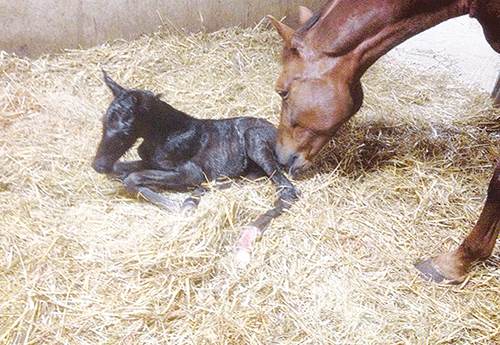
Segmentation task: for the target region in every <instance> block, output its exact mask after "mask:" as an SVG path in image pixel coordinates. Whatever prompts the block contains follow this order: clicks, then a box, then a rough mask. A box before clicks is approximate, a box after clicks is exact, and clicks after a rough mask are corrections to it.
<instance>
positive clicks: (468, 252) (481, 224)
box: [415, 163, 500, 284]
mask: <svg viewBox="0 0 500 345" xmlns="http://www.w3.org/2000/svg"><path fill="white" fill-rule="evenodd" d="M499 232H500V163H498V164H497V166H496V167H495V171H494V172H493V177H492V179H491V181H490V184H489V187H488V196H487V198H486V203H485V204H484V208H483V211H482V212H481V215H480V216H479V219H478V221H477V223H476V225H475V226H474V228H473V229H472V231H471V232H470V233H469V235H468V236H467V237H466V238H465V239H464V241H463V242H462V244H460V246H459V247H458V248H457V249H455V250H453V251H451V252H449V253H443V254H439V255H437V256H436V257H434V258H432V259H428V260H426V261H423V262H419V263H417V264H415V266H416V268H417V269H418V270H420V272H421V274H422V275H423V277H424V278H426V279H427V280H429V281H434V282H437V283H447V284H458V283H460V282H462V281H463V280H464V279H465V277H466V275H467V273H468V272H469V269H470V268H471V266H472V265H473V264H474V263H475V262H477V261H482V260H486V259H487V258H489V257H490V256H491V253H492V252H493V248H494V247H495V242H496V239H497V237H498V233H499Z"/></svg>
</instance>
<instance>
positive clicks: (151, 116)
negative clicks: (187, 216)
mask: <svg viewBox="0 0 500 345" xmlns="http://www.w3.org/2000/svg"><path fill="white" fill-rule="evenodd" d="M103 73H104V81H105V82H106V84H107V85H108V87H109V88H110V89H111V91H112V92H113V95H114V97H115V98H114V100H113V102H112V103H111V105H110V106H109V108H108V110H107V112H106V115H105V117H104V123H103V125H104V128H103V135H102V139H101V143H100V144H99V147H98V149H97V154H96V156H95V158H94V162H93V164H92V165H93V167H94V169H95V170H96V171H97V172H99V173H106V174H110V175H113V176H116V177H118V178H119V179H121V180H123V184H124V187H125V189H126V190H127V191H128V192H130V193H132V194H134V195H137V194H140V195H142V196H143V197H144V198H145V199H147V200H149V201H151V202H153V203H154V204H156V205H158V206H160V207H162V208H164V209H166V210H169V211H174V212H181V213H185V212H187V211H189V210H191V209H193V208H195V207H196V206H197V205H198V202H199V198H200V196H201V195H202V194H203V193H204V192H205V191H206V189H205V188H204V187H202V186H201V184H202V183H203V182H206V181H207V180H209V181H211V180H215V179H217V178H221V177H230V178H233V177H253V178H254V177H259V176H266V175H267V176H269V178H270V179H271V181H273V182H274V184H276V186H277V187H278V188H279V198H278V200H277V201H276V203H275V205H274V208H273V209H271V210H269V211H267V212H266V213H264V214H263V215H261V216H260V217H259V218H258V219H257V220H256V221H255V222H253V223H252V224H251V225H249V226H246V227H245V228H244V229H243V232H242V234H241V236H240V239H239V240H238V243H237V245H236V250H237V259H238V260H239V261H241V262H242V263H246V262H248V260H249V259H250V253H251V251H252V249H253V245H254V243H255V242H256V241H257V240H258V238H259V237H260V236H261V235H262V233H263V232H264V231H265V229H266V227H267V226H268V225H269V223H270V221H271V220H272V219H273V218H275V217H277V216H278V215H279V214H281V213H282V212H283V211H284V210H285V209H287V208H289V207H290V204H291V203H292V202H293V200H295V199H296V198H297V197H298V195H299V193H300V192H299V191H298V190H297V189H296V188H295V187H294V186H293V185H292V183H291V182H290V181H289V180H288V179H287V178H286V177H285V175H284V174H283V172H282V171H281V169H280V165H279V164H278V162H277V160H276V157H275V141H276V136H277V132H276V129H275V128H274V126H273V125H272V124H270V123H269V122H267V121H265V120H262V119H257V118H251V117H248V118H244V117H241V118H233V119H226V120H201V119H196V118H194V117H192V116H190V115H187V114H185V113H183V112H181V111H179V110H176V109H174V108H173V107H171V106H170V105H168V104H167V103H165V102H163V101H162V100H160V98H159V97H158V96H157V95H154V94H153V93H151V92H149V91H144V90H129V89H125V88H123V87H121V86H120V85H118V84H117V83H116V82H114V81H113V80H111V78H110V77H109V76H108V75H107V74H106V72H104V71H103ZM139 138H143V142H142V144H141V145H140V146H139V148H138V153H139V157H140V158H141V160H139V161H133V162H118V160H119V159H120V157H121V156H123V155H124V154H125V152H127V150H129V149H130V148H131V147H132V145H133V144H134V143H135V142H136V140H137V139H139ZM167 189H168V190H174V191H188V190H193V193H192V197H190V198H187V199H186V200H185V201H184V202H183V203H179V202H176V201H173V200H169V199H167V198H165V197H164V196H163V195H161V194H159V193H158V192H157V191H158V190H167Z"/></svg>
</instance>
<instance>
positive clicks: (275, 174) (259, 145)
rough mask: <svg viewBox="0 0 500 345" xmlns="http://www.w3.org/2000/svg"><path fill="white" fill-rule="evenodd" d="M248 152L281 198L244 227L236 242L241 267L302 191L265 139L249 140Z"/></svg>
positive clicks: (247, 261) (237, 256)
mask: <svg viewBox="0 0 500 345" xmlns="http://www.w3.org/2000/svg"><path fill="white" fill-rule="evenodd" d="M247 143H248V147H247V151H248V155H249V157H250V158H251V159H252V160H253V161H254V162H255V163H257V164H258V165H259V166H260V167H261V168H262V169H263V170H264V171H265V173H266V174H267V175H268V176H269V177H270V179H271V181H273V182H274V184H275V185H276V186H277V188H278V189H279V197H278V200H277V201H276V203H275V204H274V207H273V208H272V209H271V210H269V211H267V212H266V213H264V214H262V215H261V216H259V217H258V218H257V219H256V220H255V221H254V222H252V223H251V224H250V225H247V226H245V227H243V229H242V231H241V235H240V237H239V239H238V241H237V242H236V248H235V249H236V261H237V263H238V264H239V265H242V266H244V265H247V264H248V263H249V262H250V254H251V253H252V251H253V248H254V246H255V243H256V242H257V241H258V240H259V239H260V238H261V237H262V234H263V233H264V231H265V230H266V229H267V227H268V226H269V224H270V223H271V221H272V220H273V219H274V218H276V217H278V216H279V215H280V214H281V213H282V212H283V211H284V210H286V209H288V208H289V207H290V206H291V204H292V202H293V201H294V200H295V199H297V198H298V197H299V195H300V191H299V190H298V189H296V188H295V186H294V185H293V184H292V183H291V182H290V181H289V180H288V179H287V178H286V176H285V175H284V174H283V172H282V171H281V169H280V167H279V165H278V163H277V161H276V158H275V155H274V151H273V150H272V149H271V146H270V144H269V143H268V142H267V141H266V140H263V138H261V137H259V136H258V135H255V136H254V137H251V138H247Z"/></svg>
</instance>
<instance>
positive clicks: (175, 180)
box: [123, 164, 204, 212]
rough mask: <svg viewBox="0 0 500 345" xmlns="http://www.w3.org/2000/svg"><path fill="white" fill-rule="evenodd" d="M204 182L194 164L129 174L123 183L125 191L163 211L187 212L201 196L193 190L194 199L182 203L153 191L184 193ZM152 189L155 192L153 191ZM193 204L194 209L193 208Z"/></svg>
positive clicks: (196, 203) (199, 192)
mask: <svg viewBox="0 0 500 345" xmlns="http://www.w3.org/2000/svg"><path fill="white" fill-rule="evenodd" d="M203 181H204V177H203V174H202V172H201V170H199V169H198V168H197V167H196V166H195V165H194V164H193V165H192V164H186V165H184V166H181V167H179V168H177V169H175V170H169V171H163V170H143V171H138V172H133V173H131V174H129V175H128V176H127V177H126V178H125V180H124V181H123V184H124V187H125V189H126V190H127V191H128V192H130V193H132V194H134V195H137V194H139V195H141V196H142V197H144V198H145V199H146V200H148V201H150V202H152V203H154V204H156V205H158V206H160V207H161V208H163V209H166V210H168V211H174V212H187V211H188V210H191V209H193V208H194V207H196V205H198V202H199V201H198V200H196V199H195V198H199V197H200V196H201V194H202V192H201V191H198V190H195V195H194V198H188V199H186V201H185V202H184V203H182V204H181V203H180V202H178V201H174V200H170V199H167V198H165V197H164V196H163V195H161V194H160V193H158V192H156V191H155V190H161V189H170V190H176V191H186V190H187V189H188V188H190V187H193V186H195V185H197V184H200V183H201V182H203ZM152 188H154V189H155V190H153V189H152ZM193 204H194V207H193Z"/></svg>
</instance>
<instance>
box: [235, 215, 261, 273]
mask: <svg viewBox="0 0 500 345" xmlns="http://www.w3.org/2000/svg"><path fill="white" fill-rule="evenodd" d="M261 236H262V230H260V229H259V228H258V227H256V226H253V225H247V226H244V227H243V229H242V232H241V235H240V238H239V239H238V242H236V248H235V255H234V261H235V263H236V265H237V266H239V267H241V268H245V267H246V266H247V265H248V264H249V263H250V260H251V256H252V252H253V250H254V246H255V243H256V242H257V240H258V239H259V238H260V237H261Z"/></svg>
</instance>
